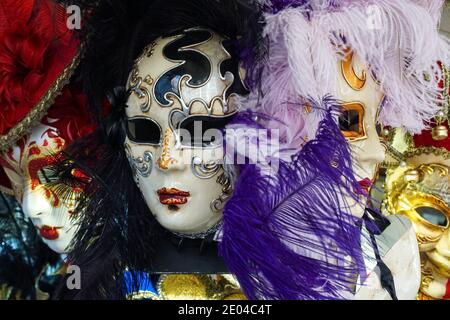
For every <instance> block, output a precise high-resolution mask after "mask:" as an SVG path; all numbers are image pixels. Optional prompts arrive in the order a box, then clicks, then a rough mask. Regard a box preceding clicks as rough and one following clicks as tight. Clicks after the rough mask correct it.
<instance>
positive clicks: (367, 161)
mask: <svg viewBox="0 0 450 320" xmlns="http://www.w3.org/2000/svg"><path fill="white" fill-rule="evenodd" d="M385 153H386V149H385V147H384V146H383V145H382V144H381V142H380V139H379V138H378V136H377V135H372V136H371V137H370V136H369V138H368V139H367V140H364V141H363V142H361V143H358V142H356V143H352V155H353V157H354V162H355V163H354V166H355V169H356V172H357V173H358V176H357V178H359V179H363V178H366V177H367V178H369V179H373V178H375V177H374V176H375V174H376V168H377V166H378V165H379V164H380V163H382V162H383V161H384V158H385Z"/></svg>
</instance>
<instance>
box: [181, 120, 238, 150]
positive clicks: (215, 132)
mask: <svg viewBox="0 0 450 320" xmlns="http://www.w3.org/2000/svg"><path fill="white" fill-rule="evenodd" d="M232 119H233V116H227V117H221V118H215V117H209V116H190V117H188V118H186V119H184V120H183V121H181V122H180V125H179V127H178V134H179V137H180V142H181V144H182V145H183V146H186V147H196V148H197V147H198V148H208V147H217V146H221V145H222V138H223V134H222V130H223V129H224V128H225V126H226V125H227V124H228V123H229V122H230V121H231V120H232Z"/></svg>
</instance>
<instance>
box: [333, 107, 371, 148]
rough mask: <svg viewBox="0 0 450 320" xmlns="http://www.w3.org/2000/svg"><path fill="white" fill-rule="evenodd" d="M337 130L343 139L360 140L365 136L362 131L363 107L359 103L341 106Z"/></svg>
mask: <svg viewBox="0 0 450 320" xmlns="http://www.w3.org/2000/svg"><path fill="white" fill-rule="evenodd" d="M339 128H340V129H341V132H342V134H343V135H344V137H345V138H347V139H349V140H354V139H360V138H364V137H365V136H366V132H365V130H364V107H363V105H362V104H360V103H348V104H344V105H343V106H342V111H341V114H340V115H339Z"/></svg>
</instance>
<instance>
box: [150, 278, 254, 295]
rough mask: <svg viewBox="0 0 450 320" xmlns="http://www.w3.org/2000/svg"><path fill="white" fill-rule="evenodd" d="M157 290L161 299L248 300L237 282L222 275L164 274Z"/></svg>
mask: <svg viewBox="0 0 450 320" xmlns="http://www.w3.org/2000/svg"><path fill="white" fill-rule="evenodd" d="M157 290H158V294H159V296H160V299H161V300H246V298H245V295H244V294H243V293H242V291H241V290H240V288H239V287H236V284H235V283H231V282H230V281H228V280H227V279H226V278H225V277H224V276H220V275H198V274H174V275H163V276H161V278H160V280H159V282H158V287H157Z"/></svg>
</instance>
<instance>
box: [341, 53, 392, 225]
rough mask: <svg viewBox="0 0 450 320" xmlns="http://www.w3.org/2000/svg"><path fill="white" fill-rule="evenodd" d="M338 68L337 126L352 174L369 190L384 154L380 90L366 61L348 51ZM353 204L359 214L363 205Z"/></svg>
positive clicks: (362, 210) (381, 94) (362, 211)
mask: <svg viewBox="0 0 450 320" xmlns="http://www.w3.org/2000/svg"><path fill="white" fill-rule="evenodd" d="M338 70H339V72H338V98H339V100H340V102H341V106H342V112H341V115H340V116H339V126H340V129H341V131H342V133H343V135H344V136H345V137H346V139H347V141H348V143H349V144H350V150H351V152H352V158H353V172H354V174H355V177H356V179H357V180H358V181H359V184H360V185H361V188H362V189H363V191H365V192H366V193H367V194H369V191H370V188H371V186H372V184H373V182H374V181H375V179H376V175H377V172H378V166H379V164H380V163H381V162H382V161H383V160H384V154H385V149H384V147H383V146H382V144H381V142H380V134H381V132H380V125H378V124H377V121H378V113H379V110H380V106H381V104H382V101H383V98H384V94H383V93H382V92H381V90H380V86H379V84H378V83H377V81H376V80H375V79H374V77H373V76H372V75H371V74H368V72H367V70H368V67H367V65H365V64H364V63H363V61H361V60H360V59H359V57H358V56H356V55H354V54H353V53H352V52H347V56H346V57H345V59H344V60H342V61H340V63H339V69H338ZM364 205H365V203H364ZM352 206H353V204H352ZM355 206H356V207H354V209H353V208H352V213H353V214H354V215H356V216H358V217H361V216H362V214H363V213H364V208H362V207H361V208H358V207H359V205H358V204H355Z"/></svg>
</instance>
